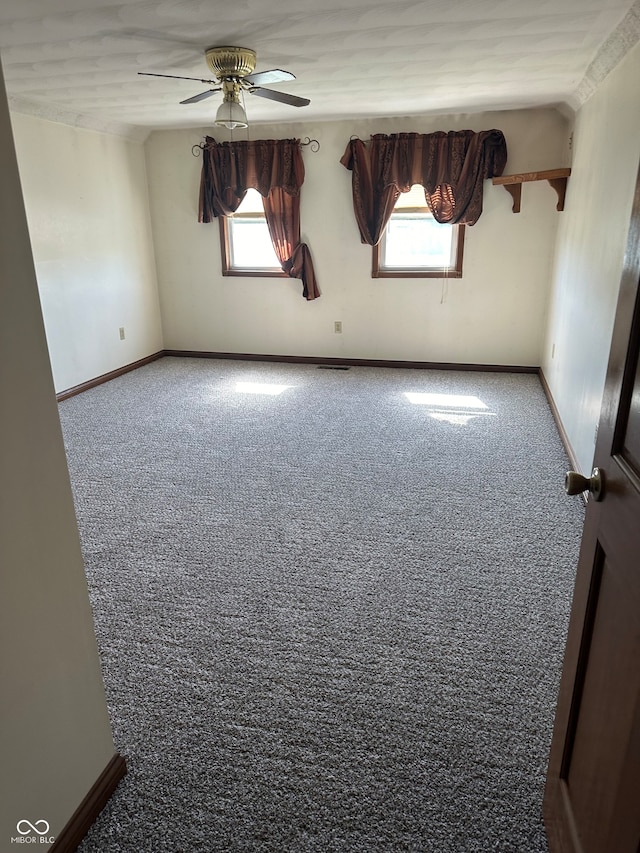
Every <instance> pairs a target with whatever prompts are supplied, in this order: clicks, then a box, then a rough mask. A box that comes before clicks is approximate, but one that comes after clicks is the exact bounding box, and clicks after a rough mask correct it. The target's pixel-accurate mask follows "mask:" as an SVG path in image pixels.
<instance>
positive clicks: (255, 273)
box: [218, 213, 289, 278]
mask: <svg viewBox="0 0 640 853" xmlns="http://www.w3.org/2000/svg"><path fill="white" fill-rule="evenodd" d="M228 218H229V217H226V216H219V217H218V220H219V223H220V255H221V257H222V275H225V276H241V277H244V278H247V277H248V276H249V277H251V278H288V277H289V276H288V275H287V274H286V272H285V271H284V270H283V269H279V268H278V267H269V268H268V269H265V268H264V267H262V268H260V267H257V268H255V267H234V266H232V265H231V235H230V233H229V223H228V222H227V219H228ZM233 218H234V219H255V218H256V214H255V213H234V215H233ZM265 224H266V219H265Z"/></svg>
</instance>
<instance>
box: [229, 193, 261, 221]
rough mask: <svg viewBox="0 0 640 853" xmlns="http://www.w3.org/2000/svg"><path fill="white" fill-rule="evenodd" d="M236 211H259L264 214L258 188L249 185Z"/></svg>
mask: <svg viewBox="0 0 640 853" xmlns="http://www.w3.org/2000/svg"><path fill="white" fill-rule="evenodd" d="M236 213H259V214H260V216H264V207H263V205H262V196H261V195H260V193H259V192H258V190H254V189H253V187H249V189H248V190H247V192H246V193H245V196H244V198H243V199H242V201H241V202H240V205H239V206H238V209H237V211H236Z"/></svg>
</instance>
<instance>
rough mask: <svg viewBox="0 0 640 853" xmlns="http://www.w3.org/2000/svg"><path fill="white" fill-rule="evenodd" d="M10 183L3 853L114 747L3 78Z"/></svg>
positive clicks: (4, 225) (1, 650) (5, 248)
mask: <svg viewBox="0 0 640 853" xmlns="http://www.w3.org/2000/svg"><path fill="white" fill-rule="evenodd" d="M0 174H2V183H1V184H0V399H1V400H2V417H1V418H0V582H1V587H2V589H1V593H0V670H1V671H0V685H1V691H0V697H1V698H0V708H1V723H0V755H1V756H2V762H1V768H0V850H2V851H8V850H11V849H14V847H13V845H12V843H11V838H12V837H16V836H18V833H17V831H16V824H17V822H18V821H20V820H23V819H26V820H30V821H31V822H32V823H33V822H35V821H39V820H46V821H47V822H48V823H49V824H50V833H51V834H52V835H57V834H58V833H59V832H60V830H61V829H62V827H63V826H64V825H65V824H66V822H67V821H68V820H69V818H70V817H71V815H72V814H73V812H74V811H75V809H76V808H77V807H78V806H79V805H80V802H81V801H82V799H83V797H84V796H85V795H86V794H87V792H88V791H89V789H90V788H91V786H92V785H93V783H94V782H95V781H96V779H97V778H98V776H99V775H100V774H101V773H102V771H103V770H104V768H105V766H106V765H107V763H108V762H109V761H110V759H111V758H112V756H113V755H114V748H113V741H112V738H111V731H110V727H109V720H108V716H107V709H106V703H105V697H104V689H103V685H102V677H101V673H100V663H99V659H98V652H97V648H96V640H95V636H94V632H93V623H92V619H91V611H90V607H89V598H88V594H87V587H86V581H85V577H84V570H83V565H82V556H81V553H80V543H79V537H78V529H77V526H76V521H75V514H74V508H73V500H72V497H71V488H70V485H69V476H68V472H67V466H66V459H65V452H64V446H63V443H62V433H61V429H60V422H59V420H58V411H57V406H56V401H55V395H54V389H53V381H52V376H51V369H50V366H49V357H48V353H47V344H46V340H45V332H44V326H43V322H42V314H41V311H40V303H39V299H38V289H37V283H36V277H35V272H34V268H33V258H32V255H31V248H30V245H29V235H28V232H27V223H26V219H25V214H24V208H23V202H22V196H21V191H20V182H19V178H18V170H17V164H16V160H15V154H14V149H13V140H12V136H11V126H10V123H9V113H8V108H7V103H6V97H5V93H4V85H3V81H2V73H1V70H0ZM34 837H35V836H34ZM48 846H49V845H48V844H47V845H46V847H45V845H43V844H40V843H38V845H37V847H38V849H39V850H44V849H48ZM17 847H18V845H16V848H17Z"/></svg>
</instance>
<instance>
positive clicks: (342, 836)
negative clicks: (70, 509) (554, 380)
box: [60, 358, 583, 853]
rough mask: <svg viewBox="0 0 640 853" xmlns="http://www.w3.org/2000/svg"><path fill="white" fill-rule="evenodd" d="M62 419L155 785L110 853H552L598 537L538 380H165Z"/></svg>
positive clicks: (131, 777) (111, 671) (137, 778)
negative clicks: (566, 693) (560, 728)
mask: <svg viewBox="0 0 640 853" xmlns="http://www.w3.org/2000/svg"><path fill="white" fill-rule="evenodd" d="M237 383H261V384H270V385H273V384H280V385H285V386H288V387H287V388H286V389H285V390H283V391H282V393H280V394H277V395H273V394H264V393H243V392H241V391H240V390H238V385H237ZM253 390H254V391H255V390H264V389H253ZM405 392H412V393H417V394H422V395H425V394H440V395H462V396H463V397H470V398H477V399H463V400H456V399H454V398H453V397H451V396H448V397H443V398H433V399H430V398H426V397H424V396H423V397H418V398H414V402H411V400H410V399H409V398H408V397H407V396H406V394H405ZM482 405H484V406H485V407H486V408H479V406H482ZM474 407H476V408H474ZM60 411H61V417H62V421H63V428H64V434H65V441H66V446H67V452H68V457H69V463H70V469H71V476H72V482H73V488H74V494H75V500H76V506H77V512H78V517H79V523H80V528H81V536H82V544H83V552H84V556H85V561H86V570H87V577H88V582H89V588H90V596H91V602H92V606H93V610H94V617H95V623H96V632H97V636H98V643H99V648H100V653H101V657H102V663H103V670H104V677H105V682H106V689H107V695H108V702H109V709H110V713H111V718H112V722H113V727H114V735H115V740H116V746H117V748H118V749H119V750H120V751H121V752H122V753H124V754H125V755H126V756H127V757H128V765H129V773H128V775H127V777H126V778H125V779H124V780H123V782H122V783H121V784H120V786H119V788H118V790H117V792H116V793H115V795H114V796H113V798H112V800H111V802H110V803H109V805H108V806H107V808H106V809H105V811H104V812H103V813H102V815H101V816H100V818H99V819H98V821H97V822H96V824H95V825H94V827H93V828H92V830H91V831H90V833H89V835H88V837H87V838H86V840H85V841H84V842H83V844H82V846H81V848H80V850H81V851H82V852H83V853H116V851H117V853H145V852H146V851H149V853H151V851H153V853H159V852H160V851H167V852H168V853H176V851H181V852H182V851H198V852H199V851H202V853H208V851H265V853H271V851H274V853H276V851H277V853H280V851H291V853H305V852H306V851H309V853H311V851H313V853H334V851H335V853H350V851H357V853H375V851H385V853H396V851H420V853H476V851H477V853H486V851H501V852H502V851H504V853H507V852H509V853H511V851H513V853H542V851H545V850H546V842H545V838H544V830H543V826H542V821H541V817H540V811H541V801H542V789H543V783H544V774H545V767H546V759H547V753H548V749H549V743H550V737H551V727H552V721H553V712H554V704H555V697H556V691H557V687H558V682H559V674H560V667H561V659H562V651H563V644H564V637H565V633H566V627H567V620H568V613H569V609H570V598H571V591H572V586H573V577H574V569H575V564H576V559H577V550H578V544H579V537H580V531H581V525H582V520H583V512H582V508H581V505H580V502H579V500H578V499H576V498H573V499H570V498H567V497H565V496H564V494H563V491H562V484H563V478H564V472H565V470H566V468H567V460H566V458H565V456H564V452H563V450H562V446H561V444H560V441H559V438H558V435H557V432H556V429H555V426H554V423H553V420H552V417H551V414H550V412H549V409H548V407H547V404H546V401H545V398H544V395H543V393H542V390H541V388H540V385H539V382H538V379H537V377H535V376H528V375H524V376H523V375H507V374H489V373H463V372H447V371H442V372H437V371H416V370H392V369H388V370H384V369H374V368H352V369H350V370H349V371H336V370H322V369H318V368H316V367H315V366H311V365H285V364H268V363H251V362H232V361H212V360H192V359H169V358H165V359H162V360H161V361H159V362H155V363H153V364H151V365H148V366H146V367H144V368H141V369H139V370H137V371H135V372H134V373H131V374H128V375H126V376H124V377H121V378H120V379H117V380H114V381H112V382H110V383H108V384H106V385H103V386H100V387H99V388H96V389H93V390H91V391H88V392H86V393H85V394H82V395H81V396H79V397H76V398H73V399H71V400H68V401H67V402H64V403H62V404H61V407H60Z"/></svg>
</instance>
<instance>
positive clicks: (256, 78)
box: [244, 68, 296, 86]
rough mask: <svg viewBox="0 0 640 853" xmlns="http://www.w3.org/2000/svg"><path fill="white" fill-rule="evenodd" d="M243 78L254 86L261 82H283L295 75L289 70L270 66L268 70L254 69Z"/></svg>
mask: <svg viewBox="0 0 640 853" xmlns="http://www.w3.org/2000/svg"><path fill="white" fill-rule="evenodd" d="M244 79H245V80H246V81H247V82H248V83H251V84H252V85H254V86H255V85H261V84H262V83H284V81H285V80H295V79H296V77H295V74H292V73H291V72H290V71H283V70H282V69H281V68H272V69H271V70H270V71H255V72H254V73H253V74H247V76H246V77H245V78H244Z"/></svg>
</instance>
